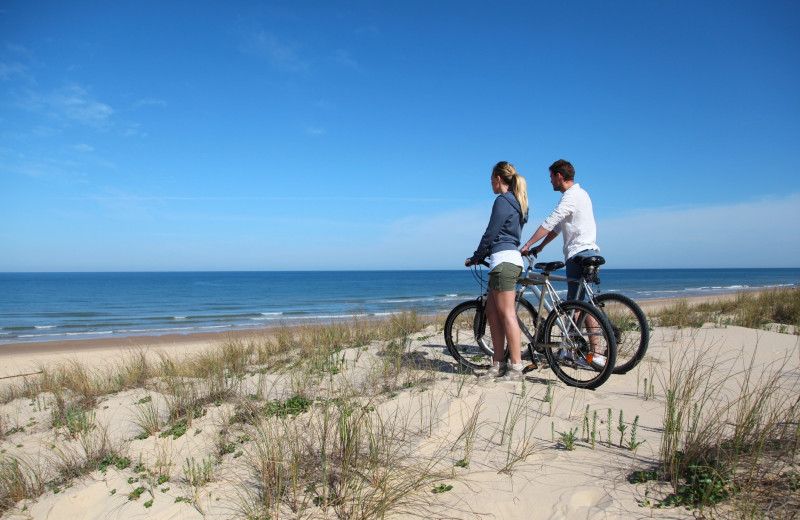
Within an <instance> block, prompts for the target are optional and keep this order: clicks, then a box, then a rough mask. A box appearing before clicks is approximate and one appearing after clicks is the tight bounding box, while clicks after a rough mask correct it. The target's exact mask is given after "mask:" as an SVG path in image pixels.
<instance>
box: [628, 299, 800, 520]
mask: <svg viewBox="0 0 800 520" xmlns="http://www.w3.org/2000/svg"><path fill="white" fill-rule="evenodd" d="M651 319H653V320H654V321H655V322H657V323H658V324H659V325H660V326H672V327H678V328H681V327H698V326H700V325H702V324H705V323H715V324H717V325H718V326H724V325H738V326H745V327H750V328H762V327H765V326H768V325H770V326H772V327H773V329H775V330H778V331H782V332H790V331H791V332H792V333H794V334H797V330H798V329H797V326H798V324H799V323H800V291H798V290H797V289H791V290H776V291H766V292H763V293H759V294H750V293H741V294H739V295H738V296H737V298H736V299H735V300H732V301H727V302H718V303H717V304H701V305H697V306H693V307H690V306H688V305H687V304H686V302H678V303H677V304H675V305H674V306H672V307H669V308H666V309H664V310H662V311H661V312H658V313H654V315H653V316H651ZM789 327H791V328H789ZM695 352H696V354H694V355H687V353H686V352H685V351H681V352H674V353H672V354H671V355H670V360H669V370H668V373H667V374H668V375H667V377H666V380H665V381H662V386H663V388H664V394H665V395H666V402H665V407H664V419H663V435H662V442H661V447H660V454H659V464H658V466H657V467H656V468H654V469H649V470H647V469H646V470H641V471H637V472H634V473H633V474H632V475H631V481H632V482H644V481H647V480H654V479H659V480H664V481H667V482H669V483H670V484H671V485H672V493H670V494H669V495H667V496H664V497H661V498H660V499H658V500H657V502H656V503H655V505H656V506H657V507H665V506H678V505H680V506H688V507H692V508H696V509H698V510H699V511H700V513H699V514H700V515H701V516H702V515H703V514H711V517H718V518H740V519H750V518H752V519H756V518H759V519H761V518H768V519H773V518H774V519H790V518H797V517H798V511H800V398H798V396H799V395H800V380H798V378H797V377H796V375H793V374H792V373H791V372H787V370H786V366H787V365H788V366H793V364H792V362H793V361H794V360H793V359H792V358H794V357H796V355H797V352H794V353H793V354H792V357H791V358H788V357H787V358H786V359H776V360H774V361H773V362H772V364H771V365H770V366H768V367H756V364H755V358H754V357H753V358H751V359H750V360H749V361H748V360H746V359H741V353H736V352H727V353H726V357H724V358H723V357H722V355H721V354H719V353H717V354H713V355H712V354H711V351H709V350H704V349H696V350H695ZM756 368H758V370H756ZM757 374H758V375H757ZM729 396H736V397H735V398H730V397H729Z"/></svg>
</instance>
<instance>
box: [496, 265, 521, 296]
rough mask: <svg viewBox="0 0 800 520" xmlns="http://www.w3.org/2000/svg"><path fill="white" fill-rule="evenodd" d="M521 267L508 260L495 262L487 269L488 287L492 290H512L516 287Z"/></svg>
mask: <svg viewBox="0 0 800 520" xmlns="http://www.w3.org/2000/svg"><path fill="white" fill-rule="evenodd" d="M520 274H522V268H521V267H520V266H518V265H514V264H512V263H509V262H503V263H502V264H497V265H496V266H495V268H494V269H492V270H491V271H489V289H491V290H493V291H513V290H515V289H516V288H517V278H519V275H520Z"/></svg>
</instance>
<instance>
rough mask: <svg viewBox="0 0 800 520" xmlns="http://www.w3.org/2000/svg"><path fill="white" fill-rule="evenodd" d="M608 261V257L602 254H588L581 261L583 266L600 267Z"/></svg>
mask: <svg viewBox="0 0 800 520" xmlns="http://www.w3.org/2000/svg"><path fill="white" fill-rule="evenodd" d="M604 263H606V259H605V258H603V257H602V256H598V255H595V256H587V257H586V258H584V259H583V260H582V261H581V265H582V266H583V267H599V266H601V265H603V264H604Z"/></svg>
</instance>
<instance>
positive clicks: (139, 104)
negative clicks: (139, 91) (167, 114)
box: [134, 98, 167, 108]
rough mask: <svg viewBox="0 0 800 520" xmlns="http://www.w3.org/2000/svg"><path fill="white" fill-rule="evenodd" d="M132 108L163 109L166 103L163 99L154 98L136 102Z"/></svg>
mask: <svg viewBox="0 0 800 520" xmlns="http://www.w3.org/2000/svg"><path fill="white" fill-rule="evenodd" d="M134 106H135V107H136V108H140V107H146V106H157V107H165V106H167V102H166V101H164V100H163V99H156V98H144V99H140V100H139V101H137V102H136V103H135V104H134Z"/></svg>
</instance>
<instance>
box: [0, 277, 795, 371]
mask: <svg viewBox="0 0 800 520" xmlns="http://www.w3.org/2000/svg"><path fill="white" fill-rule="evenodd" d="M769 290H773V289H751V290H743V291H737V292H731V293H722V294H714V295H704V296H687V297H676V298H658V299H653V300H638V301H637V302H636V303H638V304H639V306H640V307H641V308H642V310H644V311H645V313H647V312H650V311H654V310H657V309H659V308H662V307H665V306H668V305H673V304H675V303H676V302H679V301H686V302H687V303H688V304H689V305H697V304H700V303H706V302H714V301H729V300H733V299H735V298H737V297H738V295H739V294H742V293H761V292H765V291H769ZM785 290H789V289H785ZM290 327H291V325H290ZM275 329H276V327H258V328H255V327H254V328H247V329H245V328H242V329H235V330H225V331H220V332H192V333H187V334H179V333H171V334H161V335H147V334H143V335H135V336H123V337H107V338H89V339H59V340H50V341H29V342H17V343H6V344H0V359H2V358H6V357H11V356H31V355H43V354H61V355H64V354H75V353H84V352H97V351H103V350H124V349H130V348H153V347H182V346H183V347H185V346H189V345H198V344H205V345H210V344H214V343H219V342H222V341H227V340H231V339H236V340H240V339H247V338H254V337H258V336H264V335H269V334H270V333H271V331H273V330H275Z"/></svg>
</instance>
